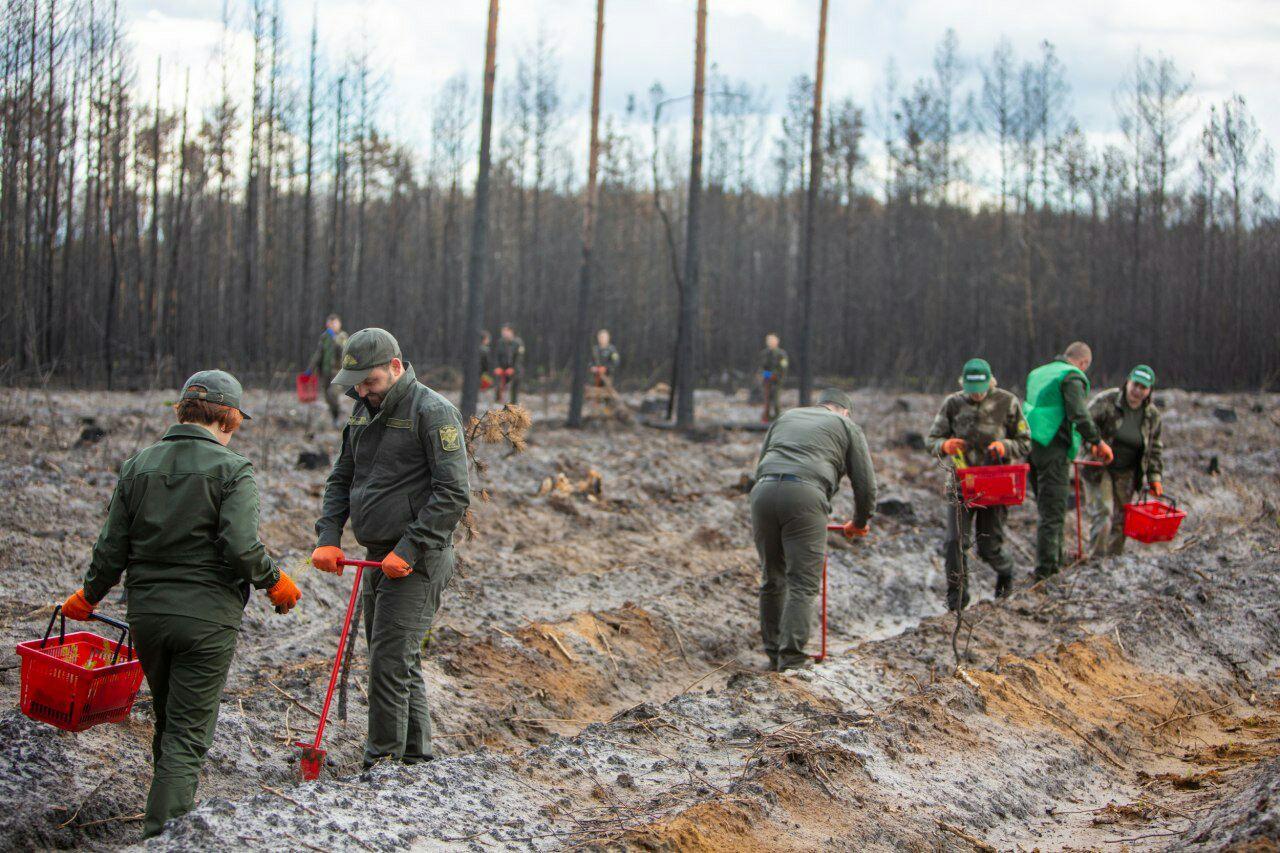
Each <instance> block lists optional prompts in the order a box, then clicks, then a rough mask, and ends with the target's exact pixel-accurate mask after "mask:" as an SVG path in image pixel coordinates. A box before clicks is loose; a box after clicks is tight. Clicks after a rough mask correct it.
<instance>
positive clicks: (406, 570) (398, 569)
mask: <svg viewBox="0 0 1280 853" xmlns="http://www.w3.org/2000/svg"><path fill="white" fill-rule="evenodd" d="M382 573H383V574H384V575H386V576H387V577H389V578H402V577H404V576H405V575H411V574H413V566H411V565H409V564H408V563H406V562H405V561H404V560H402V559H400V555H399V554H397V553H396V552H395V551H392V552H391V553H390V554H388V555H387V556H385V557H383V558H382Z"/></svg>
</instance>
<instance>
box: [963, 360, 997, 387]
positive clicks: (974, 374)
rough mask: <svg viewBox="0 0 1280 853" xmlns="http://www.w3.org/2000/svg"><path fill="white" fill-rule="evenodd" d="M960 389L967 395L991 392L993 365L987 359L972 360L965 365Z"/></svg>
mask: <svg viewBox="0 0 1280 853" xmlns="http://www.w3.org/2000/svg"><path fill="white" fill-rule="evenodd" d="M960 387H962V388H964V393H966V394H985V393H987V392H988V391H990V390H991V365H989V364H987V360H986V359H985V358H971V359H969V360H968V361H966V362H965V363H964V370H962V371H960Z"/></svg>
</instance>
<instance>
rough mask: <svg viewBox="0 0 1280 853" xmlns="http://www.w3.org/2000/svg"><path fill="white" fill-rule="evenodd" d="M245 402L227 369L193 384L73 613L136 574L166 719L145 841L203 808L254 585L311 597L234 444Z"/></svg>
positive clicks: (160, 724)
mask: <svg viewBox="0 0 1280 853" xmlns="http://www.w3.org/2000/svg"><path fill="white" fill-rule="evenodd" d="M242 396H243V389H242V388H241V387H240V383H239V382H238V381H236V378H235V377H234V376H232V375H231V374H229V373H225V372H223V371H221V370H205V371H202V372H200V373H197V374H195V375H194V376H192V377H191V378H190V379H188V380H187V382H186V384H185V385H184V386H183V391H182V399H180V400H179V401H178V402H177V403H176V404H175V405H174V411H175V412H176V414H177V416H178V423H176V424H174V425H173V426H171V427H170V428H169V430H168V431H167V432H166V433H165V434H164V437H163V438H162V439H160V441H158V442H156V443H155V444H153V445H151V446H150V447H147V448H144V449H143V450H142V451H140V452H139V453H138V454H137V455H135V456H133V457H132V458H131V459H129V460H127V461H126V462H125V463H124V465H123V466H122V467H121V469H120V480H119V482H118V483H117V484H116V489H115V493H114V494H113V495H112V496H111V504H110V506H109V507H108V509H107V520H106V522H105V523H104V524H103V526H102V531H101V532H100V533H99V534H98V542H97V544H96V545H94V547H93V558H92V560H91V561H90V564H89V570H88V571H87V572H86V573H85V576H84V586H83V587H81V588H80V589H79V590H76V592H74V593H73V594H72V595H71V597H70V598H68V599H67V601H66V603H65V604H64V605H63V606H62V612H63V613H64V614H65V615H66V617H67V618H68V619H88V618H89V615H90V614H91V613H93V609H94V607H95V606H96V604H97V603H98V602H100V601H102V599H103V598H104V597H105V596H106V594H107V592H108V591H109V590H110V589H111V588H112V587H113V586H115V585H116V584H117V583H118V582H119V581H120V577H121V575H123V576H124V584H125V589H127V590H128V592H129V604H128V615H129V625H130V628H131V630H132V632H133V640H134V645H135V647H136V648H137V652H138V660H139V661H141V663H142V669H143V672H145V673H146V676H147V684H148V686H149V687H150V688H151V696H152V700H153V707H154V708H155V715H156V731H155V737H154V738H153V740H152V744H151V751H152V758H153V761H154V766H155V773H154V775H153V777H152V780H151V791H150V793H149V794H148V796H147V810H146V817H145V819H144V822H143V838H149V837H151V836H153V835H157V834H159V833H160V831H161V830H162V829H163V828H164V824H165V821H167V820H169V819H170V818H174V817H177V816H178V815H181V814H184V813H186V812H188V811H190V810H191V808H192V806H193V805H194V803H195V793H196V782H197V780H198V778H199V775H200V765H201V763H202V762H203V760H204V756H205V753H206V752H207V751H208V749H209V745H210V744H211V743H212V741H213V729H214V725H215V723H216V722H217V720H218V704H219V701H220V699H221V696H222V688H223V686H224V685H225V684H226V681H227V671H228V670H229V669H230V668H231V657H232V655H233V654H234V653H235V647H236V636H237V634H238V633H239V630H240V622H241V619H242V616H243V612H244V607H245V605H246V604H247V603H248V601H249V588H250V587H251V586H252V587H257V588H258V589H263V590H266V591H267V595H268V597H269V598H270V599H271V603H272V604H273V605H275V609H276V612H277V613H288V612H289V610H291V609H292V608H293V606H294V605H295V604H297V603H298V599H299V598H301V596H302V593H301V592H300V591H299V590H298V587H297V586H296V585H295V584H294V582H293V581H292V580H291V579H290V578H289V576H288V575H286V574H285V573H284V572H282V571H280V567H279V566H277V565H276V563H275V561H274V560H272V559H271V558H270V557H269V556H267V552H266V549H265V548H264V547H263V545H262V542H261V541H260V540H259V539H258V486H257V484H256V483H255V482H254V479H253V466H252V465H251V464H250V463H249V460H248V459H245V458H244V457H243V456H241V455H240V454H238V453H236V452H234V451H232V450H230V449H228V447H227V445H228V444H229V443H230V441H231V437H232V436H233V435H234V434H235V432H236V430H237V429H238V428H239V427H240V424H241V422H242V421H243V420H244V419H245V418H248V417H249V416H248V415H247V414H246V413H245V412H244V410H243V409H242V408H241V407H240V406H241V402H240V400H241V397H242Z"/></svg>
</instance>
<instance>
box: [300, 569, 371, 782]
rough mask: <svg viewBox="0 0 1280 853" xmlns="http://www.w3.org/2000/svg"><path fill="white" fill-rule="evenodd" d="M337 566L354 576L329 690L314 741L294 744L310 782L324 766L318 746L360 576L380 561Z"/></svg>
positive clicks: (318, 776) (349, 628) (339, 636)
mask: <svg viewBox="0 0 1280 853" xmlns="http://www.w3.org/2000/svg"><path fill="white" fill-rule="evenodd" d="M338 565H339V566H355V567H356V578H355V582H354V583H352V584H351V598H350V599H348V600H347V615H346V616H345V617H343V619H342V633H341V634H339V635H338V653H337V654H336V655H334V656H333V672H331V673H330V674H329V690H328V691H327V692H326V693H325V694H324V707H323V708H321V709H320V724H319V725H318V726H316V739H315V742H314V743H307V742H305V741H298V742H297V743H296V744H295V746H299V747H301V748H302V778H303V780H304V781H307V782H310V781H312V780H314V779H318V778H320V768H321V767H323V766H324V756H325V750H323V749H321V748H320V739H321V738H322V737H324V724H325V722H326V721H327V720H328V719H329V704H330V703H331V702H332V701H333V688H334V687H335V686H337V684H338V670H339V668H341V666H342V650H343V649H344V648H346V645H347V634H348V633H349V632H350V630H351V614H352V613H354V612H355V609H356V596H358V595H359V594H360V577H361V575H363V574H364V570H365V569H379V568H381V567H382V563H379V562H378V561H376V560H345V559H344V560H339V561H338Z"/></svg>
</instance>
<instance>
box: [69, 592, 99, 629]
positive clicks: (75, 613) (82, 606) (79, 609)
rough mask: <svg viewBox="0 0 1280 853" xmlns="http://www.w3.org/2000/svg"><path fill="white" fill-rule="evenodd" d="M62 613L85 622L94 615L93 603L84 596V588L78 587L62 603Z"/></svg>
mask: <svg viewBox="0 0 1280 853" xmlns="http://www.w3.org/2000/svg"><path fill="white" fill-rule="evenodd" d="M62 615H63V616H65V617H67V618H68V619H75V620H76V621H77V622H84V621H86V620H87V619H88V618H89V617H90V616H91V615H93V605H92V604H90V603H89V599H87V598H85V597H84V590H83V589H77V590H76V591H75V592H73V593H71V595H70V596H68V597H67V600H66V601H64V602H63V603H62Z"/></svg>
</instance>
